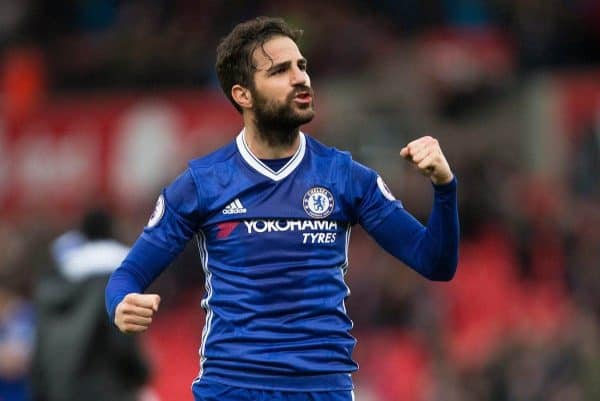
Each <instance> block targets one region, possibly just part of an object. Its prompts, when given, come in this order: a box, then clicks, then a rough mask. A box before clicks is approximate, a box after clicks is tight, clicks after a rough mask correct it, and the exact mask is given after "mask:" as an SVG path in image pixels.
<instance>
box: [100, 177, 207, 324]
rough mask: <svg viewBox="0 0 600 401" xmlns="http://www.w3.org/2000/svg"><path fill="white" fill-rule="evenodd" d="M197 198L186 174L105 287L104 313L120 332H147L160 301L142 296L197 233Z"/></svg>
mask: <svg viewBox="0 0 600 401" xmlns="http://www.w3.org/2000/svg"><path fill="white" fill-rule="evenodd" d="M199 208H200V205H199V197H198V192H197V190H196V185H195V183H194V180H193V178H192V174H191V172H190V171H189V170H187V171H186V172H185V173H183V174H182V175H180V176H179V177H178V178H177V179H176V180H175V181H174V182H173V183H172V184H171V185H169V186H168V187H167V188H166V189H165V190H164V191H163V193H162V195H161V196H160V197H159V199H158V201H157V203H156V209H155V210H154V213H153V214H152V216H151V217H150V221H149V222H148V225H147V226H146V228H145V229H144V231H143V233H142V235H141V236H140V237H139V239H138V240H137V241H136V243H135V244H134V246H133V247H132V248H131V250H130V252H129V254H128V255H127V257H126V258H125V260H124V261H123V263H121V266H119V268H118V269H117V270H116V271H115V272H114V273H113V274H112V275H111V277H110V279H109V281H108V284H107V286H106V292H105V294H106V298H105V302H106V310H107V312H108V315H109V317H110V321H111V322H113V323H114V324H115V325H116V326H117V327H118V328H119V329H120V330H121V331H123V332H141V331H144V330H146V329H147V328H148V326H149V325H150V323H151V322H152V316H153V315H154V313H156V312H157V311H158V306H159V304H160V297H159V296H158V295H157V294H143V292H144V291H145V290H146V288H147V287H148V286H149V285H150V284H151V283H152V281H154V279H156V277H158V276H159V275H160V273H161V272H162V271H163V270H164V269H166V267H167V266H168V265H169V264H170V263H171V262H172V261H173V259H175V257H176V256H177V255H178V254H179V252H181V250H182V249H183V248H184V246H185V244H186V243H187V242H188V241H189V239H190V238H191V237H192V236H193V235H194V233H195V232H196V231H197V230H198V228H199V224H200V215H201V213H200V211H199Z"/></svg>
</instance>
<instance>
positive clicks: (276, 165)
mask: <svg viewBox="0 0 600 401" xmlns="http://www.w3.org/2000/svg"><path fill="white" fill-rule="evenodd" d="M290 159H291V157H284V158H282V159H260V161H262V162H263V163H264V164H266V165H267V166H269V168H270V169H271V170H273V171H279V170H280V169H281V168H282V167H283V166H285V164H286V163H287V162H289V161H290Z"/></svg>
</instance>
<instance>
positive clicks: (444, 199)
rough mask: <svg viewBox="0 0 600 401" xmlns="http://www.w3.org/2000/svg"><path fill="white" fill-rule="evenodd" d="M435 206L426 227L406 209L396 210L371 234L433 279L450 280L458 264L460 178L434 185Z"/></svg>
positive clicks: (381, 244) (391, 252) (380, 243)
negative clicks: (458, 197) (458, 192)
mask: <svg viewBox="0 0 600 401" xmlns="http://www.w3.org/2000/svg"><path fill="white" fill-rule="evenodd" d="M434 191H435V194H434V201H433V209H432V211H431V216H430V217H429V221H428V223H427V226H423V225H422V224H421V223H420V222H419V221H417V220H416V219H415V218H414V217H413V216H412V215H411V214H410V213H408V212H407V211H406V210H405V209H402V208H397V209H395V210H394V211H392V212H391V213H390V214H389V215H388V216H387V217H386V219H385V220H383V221H382V222H381V223H380V224H379V225H378V226H377V227H375V229H373V230H372V231H371V232H370V234H371V235H372V236H373V238H374V239H375V241H377V243H378V244H379V245H380V246H381V247H382V248H383V249H385V250H386V251H387V252H389V253H390V254H392V255H393V256H395V257H396V258H398V259H400V260H401V261H402V262H404V263H406V264H407V265H408V266H410V267H411V268H412V269H414V270H415V271H417V272H418V273H420V274H421V275H423V276H425V277H427V278H428V279H430V280H438V281H448V280H451V279H452V277H454V273H455V272H456V265H457V263H458V240H459V222H458V210H457V202H456V178H454V179H453V180H452V181H451V182H450V183H448V184H445V185H434Z"/></svg>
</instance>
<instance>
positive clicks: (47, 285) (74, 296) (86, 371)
mask: <svg viewBox="0 0 600 401" xmlns="http://www.w3.org/2000/svg"><path fill="white" fill-rule="evenodd" d="M112 221H113V219H112V216H111V215H109V214H108V213H107V212H105V211H103V210H101V209H94V210H90V211H88V212H86V213H85V215H84V216H83V219H82V222H81V227H79V229H78V230H72V231H69V232H67V233H65V234H63V235H61V236H60V237H59V238H57V239H56V240H55V241H54V242H53V244H52V247H51V250H52V255H53V257H54V259H55V262H56V263H55V264H56V271H55V272H52V274H49V275H47V276H44V277H43V278H42V279H41V280H40V281H39V282H38V285H37V288H36V291H35V301H36V307H37V315H38V322H37V323H38V324H37V336H36V341H35V342H36V344H35V351H34V355H33V363H32V390H33V397H32V399H33V400H34V401H55V400H56V401H58V400H60V401H70V400H89V401H105V400H106V401H108V400H110V401H135V400H138V399H140V394H141V393H142V390H144V385H145V383H146V382H147V381H148V378H149V372H148V366H147V362H146V359H145V357H144V356H143V354H142V353H141V349H140V347H139V344H138V342H137V339H136V338H134V337H126V336H122V335H120V334H119V333H118V332H116V331H115V330H114V329H113V327H112V325H110V324H109V322H107V321H106V315H105V313H104V308H103V307H102V299H103V297H104V288H105V286H106V282H107V280H108V277H109V276H110V274H111V273H112V272H113V271H114V270H115V267H116V266H118V264H119V263H121V261H122V260H123V259H124V258H125V256H126V255H127V253H128V251H129V249H128V248H127V247H125V246H124V245H122V244H121V243H119V242H118V241H116V240H115V239H114V235H113V228H112V226H113V224H112Z"/></svg>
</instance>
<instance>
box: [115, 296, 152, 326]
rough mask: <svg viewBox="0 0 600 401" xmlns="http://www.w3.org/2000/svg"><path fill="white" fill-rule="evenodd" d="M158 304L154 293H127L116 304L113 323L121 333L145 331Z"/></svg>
mask: <svg viewBox="0 0 600 401" xmlns="http://www.w3.org/2000/svg"><path fill="white" fill-rule="evenodd" d="M159 305H160V297H159V296H158V295H156V294H136V293H131V294H127V295H126V296H125V298H123V300H122V301H121V302H120V303H119V305H117V310H116V311H115V324H116V325H117V327H118V328H119V330H121V331H122V332H123V333H140V332H142V331H146V330H147V329H148V327H149V326H150V323H152V316H153V315H154V313H155V312H157V311H158V306H159Z"/></svg>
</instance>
